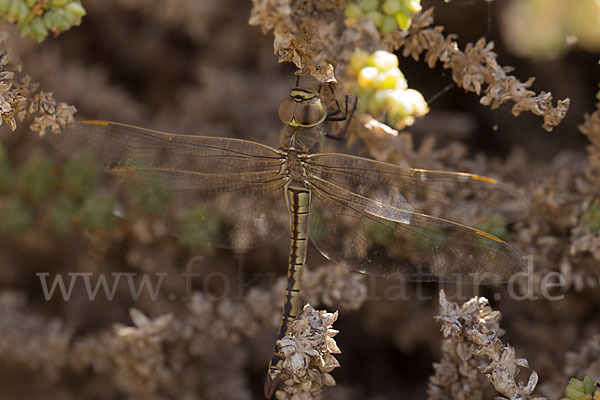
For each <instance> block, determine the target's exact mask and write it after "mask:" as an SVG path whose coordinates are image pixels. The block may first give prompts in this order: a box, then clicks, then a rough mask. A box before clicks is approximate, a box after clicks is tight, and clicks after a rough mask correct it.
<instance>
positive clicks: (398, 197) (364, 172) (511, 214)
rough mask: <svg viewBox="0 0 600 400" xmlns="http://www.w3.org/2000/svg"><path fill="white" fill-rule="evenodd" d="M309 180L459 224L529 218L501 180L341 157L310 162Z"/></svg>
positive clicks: (314, 157) (522, 202)
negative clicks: (316, 180) (317, 179)
mask: <svg viewBox="0 0 600 400" xmlns="http://www.w3.org/2000/svg"><path fill="white" fill-rule="evenodd" d="M305 165H306V168H307V170H308V171H309V172H310V174H311V175H315V176H319V177H321V178H322V179H324V180H326V181H328V182H332V183H334V184H335V185H337V186H339V187H340V188H343V189H345V190H347V191H348V192H353V193H356V194H358V195H360V196H363V197H366V198H369V199H372V200H375V201H380V202H383V203H385V204H388V205H391V206H394V207H398V208H404V209H406V210H407V211H412V212H415V213H420V214H426V215H429V216H433V217H438V218H442V219H445V220H449V221H452V222H456V223H459V224H465V225H469V226H480V227H482V228H483V227H486V226H489V225H490V224H492V225H494V224H495V225H505V224H506V223H509V222H513V221H516V220H518V219H520V218H523V217H524V216H525V215H526V214H527V209H528V206H527V203H526V202H525V200H524V199H523V198H522V197H521V196H520V195H519V193H518V192H517V191H516V190H514V189H512V188H511V187H509V186H507V185H504V184H502V183H499V182H498V181H496V180H494V179H491V178H487V177H483V176H479V175H473V174H467V173H459V172H446V171H428V170H423V169H412V168H404V167H399V166H396V165H392V164H387V163H382V162H378V161H374V160H368V159H365V158H360V157H354V156H346V155H340V154H316V155H312V156H309V157H308V159H307V160H306V163H305Z"/></svg>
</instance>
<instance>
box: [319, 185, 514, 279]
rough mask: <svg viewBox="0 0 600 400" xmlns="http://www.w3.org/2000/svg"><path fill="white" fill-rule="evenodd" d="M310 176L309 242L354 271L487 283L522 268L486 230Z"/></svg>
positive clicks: (509, 252) (405, 277)
mask: <svg viewBox="0 0 600 400" xmlns="http://www.w3.org/2000/svg"><path fill="white" fill-rule="evenodd" d="M309 181H310V186H311V189H312V192H313V207H312V210H311V212H312V217H311V226H310V234H311V238H312V240H313V243H314V244H315V246H316V247H317V248H318V249H319V251H320V252H321V253H322V254H323V255H324V256H325V257H327V258H329V259H330V260H332V261H334V262H338V263H340V264H344V265H346V266H347V267H349V268H351V269H353V270H355V271H359V272H363V273H369V274H374V275H378V276H382V277H385V278H394V279H403V280H412V281H446V282H465V283H485V284H490V283H500V282H503V281H506V280H508V279H509V278H510V276H512V275H513V274H514V273H516V272H519V271H522V270H523V268H524V261H523V259H522V258H521V255H520V253H519V252H518V251H516V250H515V249H513V248H511V247H510V246H509V245H508V244H506V243H505V242H503V241H502V240H500V239H498V238H496V237H494V236H492V235H489V234H487V233H485V232H482V231H480V230H477V229H474V228H470V227H467V226H465V225H461V224H457V223H454V222H451V221H447V220H444V219H441V218H436V217H432V216H428V215H425V214H421V213H417V212H413V211H407V210H406V207H399V208H398V207H394V206H391V205H388V204H385V203H382V202H378V201H375V200H372V199H370V198H367V197H364V196H362V195H360V194H357V193H353V192H350V191H348V190H346V189H345V188H344V187H341V186H339V185H336V184H335V183H333V182H328V181H326V180H324V179H322V178H320V177H316V176H311V177H310V178H309Z"/></svg>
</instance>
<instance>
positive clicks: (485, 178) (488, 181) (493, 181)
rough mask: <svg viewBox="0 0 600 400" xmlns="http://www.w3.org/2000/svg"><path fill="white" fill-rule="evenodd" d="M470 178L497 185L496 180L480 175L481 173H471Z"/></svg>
mask: <svg viewBox="0 0 600 400" xmlns="http://www.w3.org/2000/svg"><path fill="white" fill-rule="evenodd" d="M471 179H473V180H476V181H482V182H487V183H491V184H492V185H497V184H498V181H497V180H495V179H492V178H488V177H487V176H481V175H471Z"/></svg>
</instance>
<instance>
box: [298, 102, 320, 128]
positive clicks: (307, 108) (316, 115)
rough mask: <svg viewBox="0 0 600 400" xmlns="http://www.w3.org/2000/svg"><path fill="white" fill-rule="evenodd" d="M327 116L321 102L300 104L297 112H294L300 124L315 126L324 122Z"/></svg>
mask: <svg viewBox="0 0 600 400" xmlns="http://www.w3.org/2000/svg"><path fill="white" fill-rule="evenodd" d="M324 117H325V109H324V108H323V104H321V102H320V101H319V102H315V103H308V104H298V106H297V107H296V112H295V113H294V119H295V120H296V123H297V124H298V125H300V126H307V127H310V126H315V125H319V124H320V123H321V122H323V119H324Z"/></svg>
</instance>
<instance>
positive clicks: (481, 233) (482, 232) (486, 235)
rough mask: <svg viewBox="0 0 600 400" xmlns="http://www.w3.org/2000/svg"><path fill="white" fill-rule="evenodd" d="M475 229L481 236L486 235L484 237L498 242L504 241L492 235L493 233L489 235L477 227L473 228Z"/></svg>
mask: <svg viewBox="0 0 600 400" xmlns="http://www.w3.org/2000/svg"><path fill="white" fill-rule="evenodd" d="M475 231H476V232H477V233H478V234H479V235H481V236H483V237H486V238H488V239H492V240H493V241H494V242H498V243H504V242H503V241H502V240H500V239H498V238H497V237H496V236H494V235H490V234H489V233H486V232H484V231H480V230H479V229H475Z"/></svg>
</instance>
